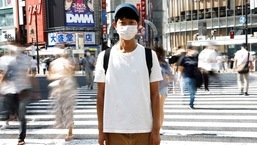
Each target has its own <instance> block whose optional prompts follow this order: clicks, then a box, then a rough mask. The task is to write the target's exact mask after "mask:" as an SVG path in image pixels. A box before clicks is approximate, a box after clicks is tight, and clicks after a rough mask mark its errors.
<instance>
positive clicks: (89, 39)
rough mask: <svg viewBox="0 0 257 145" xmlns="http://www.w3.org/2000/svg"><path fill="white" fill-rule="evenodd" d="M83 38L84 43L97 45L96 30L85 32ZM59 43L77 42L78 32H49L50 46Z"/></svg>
mask: <svg viewBox="0 0 257 145" xmlns="http://www.w3.org/2000/svg"><path fill="white" fill-rule="evenodd" d="M83 36H84V38H83ZM82 38H83V39H84V44H86V45H87V44H90V45H95V32H84V33H83V35H82ZM59 43H68V44H76V32H57V33H48V46H54V45H56V44H59Z"/></svg>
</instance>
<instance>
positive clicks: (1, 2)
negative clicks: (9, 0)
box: [0, 0, 4, 8]
mask: <svg viewBox="0 0 257 145" xmlns="http://www.w3.org/2000/svg"><path fill="white" fill-rule="evenodd" d="M3 6H4V0H0V8H1V7H3Z"/></svg>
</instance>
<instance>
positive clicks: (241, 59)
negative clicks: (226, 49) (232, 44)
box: [234, 49, 253, 66]
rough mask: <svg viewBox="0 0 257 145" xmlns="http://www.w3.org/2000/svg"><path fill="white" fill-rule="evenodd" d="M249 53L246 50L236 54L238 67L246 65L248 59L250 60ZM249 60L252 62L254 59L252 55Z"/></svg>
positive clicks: (235, 58)
mask: <svg viewBox="0 0 257 145" xmlns="http://www.w3.org/2000/svg"><path fill="white" fill-rule="evenodd" d="M248 53H249V52H248V51H247V50H246V49H240V50H238V51H237V52H236V53H235V57H234V60H237V66H239V65H240V64H242V63H246V62H247V58H248ZM249 60H250V61H252V60H253V58H252V56H251V54H249Z"/></svg>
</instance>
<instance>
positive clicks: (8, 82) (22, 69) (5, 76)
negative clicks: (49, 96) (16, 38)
mask: <svg viewBox="0 0 257 145" xmlns="http://www.w3.org/2000/svg"><path fill="white" fill-rule="evenodd" d="M8 49H9V51H10V55H6V56H3V57H1V58H0V59H1V60H0V62H1V63H0V69H1V72H2V73H1V75H2V81H1V87H0V92H1V94H3V95H4V97H5V98H4V105H5V110H6V111H7V115H8V116H9V117H12V116H13V115H17V117H18V120H19V121H20V133H19V137H18V145H23V144H25V141H24V140H25V137H26V130H27V125H26V124H27V121H26V118H25V115H26V105H27V104H28V103H29V101H30V99H31V97H32V96H33V97H35V98H36V99H39V98H40V95H39V89H38V83H36V80H35V78H34V77H30V75H29V70H30V66H31V58H30V57H29V56H27V55H25V54H23V53H21V52H20V50H19V48H18V47H14V46H13V47H11V46H10V48H8ZM32 91H33V92H34V93H35V94H32Z"/></svg>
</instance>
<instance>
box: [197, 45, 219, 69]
mask: <svg viewBox="0 0 257 145" xmlns="http://www.w3.org/2000/svg"><path fill="white" fill-rule="evenodd" d="M217 56H218V53H217V52H216V51H215V50H213V49H208V48H205V49H204V50H202V51H201V52H200V54H199V56H198V67H199V68H203V69H204V70H207V71H211V70H217V67H216V64H217V59H216V58H217Z"/></svg>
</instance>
